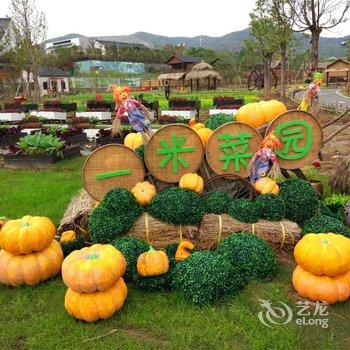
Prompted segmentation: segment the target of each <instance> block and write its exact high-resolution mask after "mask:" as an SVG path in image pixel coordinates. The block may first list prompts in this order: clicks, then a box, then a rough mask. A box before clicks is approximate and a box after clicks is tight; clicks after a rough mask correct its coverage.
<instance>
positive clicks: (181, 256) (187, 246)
mask: <svg viewBox="0 0 350 350" xmlns="http://www.w3.org/2000/svg"><path fill="white" fill-rule="evenodd" d="M193 249H194V244H193V243H192V242H190V241H186V240H184V241H181V242H180V243H179V245H178V247H177V249H176V253H175V260H177V261H180V260H185V259H187V258H188V257H189V256H190V255H191V252H190V250H193Z"/></svg>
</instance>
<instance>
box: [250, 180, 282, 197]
mask: <svg viewBox="0 0 350 350" xmlns="http://www.w3.org/2000/svg"><path fill="white" fill-rule="evenodd" d="M254 188H255V189H256V190H257V191H258V192H259V193H261V194H268V193H271V194H279V192H280V188H279V186H278V185H277V183H276V182H275V181H273V180H272V179H270V178H269V177H262V178H260V179H259V180H258V181H256V182H255V183H254Z"/></svg>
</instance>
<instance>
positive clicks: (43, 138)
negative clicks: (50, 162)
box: [17, 132, 65, 157]
mask: <svg viewBox="0 0 350 350" xmlns="http://www.w3.org/2000/svg"><path fill="white" fill-rule="evenodd" d="M64 145H65V142H64V141H61V140H60V139H59V138H58V137H55V136H53V135H44V134H42V133H40V132H39V133H36V134H33V135H27V136H24V137H22V138H20V140H19V142H18V143H17V146H18V148H19V149H20V150H21V151H22V152H23V153H25V154H56V155H58V156H61V157H62V156H63V155H62V151H61V150H62V148H63V147H64Z"/></svg>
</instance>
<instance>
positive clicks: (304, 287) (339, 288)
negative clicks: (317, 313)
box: [292, 265, 350, 304]
mask: <svg viewBox="0 0 350 350" xmlns="http://www.w3.org/2000/svg"><path fill="white" fill-rule="evenodd" d="M292 282H293V286H294V288H295V290H296V291H297V292H298V294H299V295H300V296H301V297H303V298H308V299H311V300H313V301H323V302H327V303H328V304H334V303H336V302H342V301H346V300H347V299H349V297H350V271H349V272H347V273H344V274H341V275H338V276H334V277H328V276H317V275H313V274H312V273H310V272H308V271H306V270H305V269H303V267H302V266H300V265H298V266H297V267H296V268H295V270H294V272H293V276H292Z"/></svg>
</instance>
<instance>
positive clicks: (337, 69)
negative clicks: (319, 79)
mask: <svg viewBox="0 0 350 350" xmlns="http://www.w3.org/2000/svg"><path fill="white" fill-rule="evenodd" d="M325 73H326V76H325V80H326V85H328V84H350V62H348V61H346V60H344V59H342V58H338V59H337V60H336V61H334V62H332V63H330V64H328V65H327V68H326V69H325Z"/></svg>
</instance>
